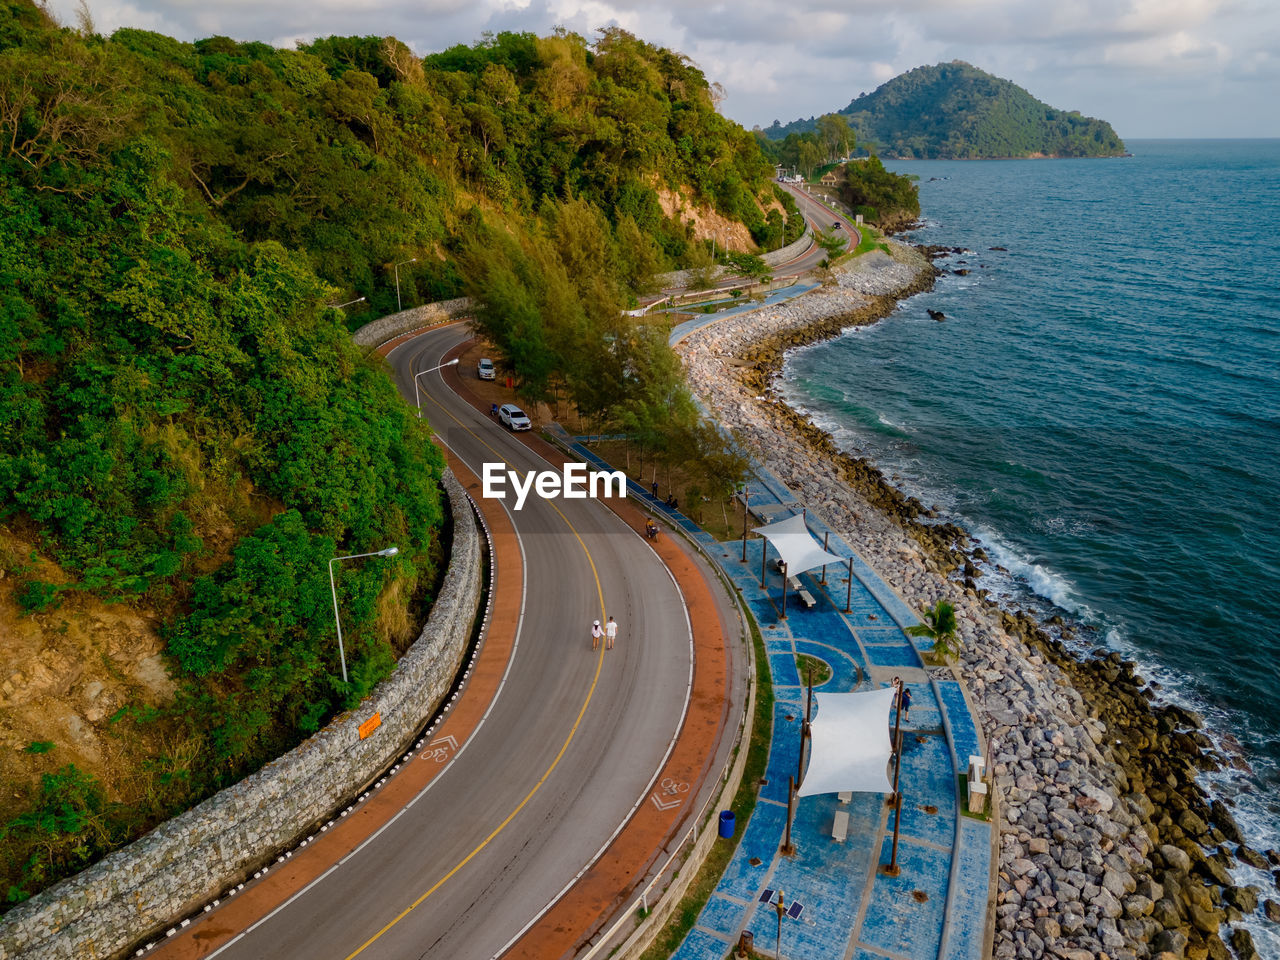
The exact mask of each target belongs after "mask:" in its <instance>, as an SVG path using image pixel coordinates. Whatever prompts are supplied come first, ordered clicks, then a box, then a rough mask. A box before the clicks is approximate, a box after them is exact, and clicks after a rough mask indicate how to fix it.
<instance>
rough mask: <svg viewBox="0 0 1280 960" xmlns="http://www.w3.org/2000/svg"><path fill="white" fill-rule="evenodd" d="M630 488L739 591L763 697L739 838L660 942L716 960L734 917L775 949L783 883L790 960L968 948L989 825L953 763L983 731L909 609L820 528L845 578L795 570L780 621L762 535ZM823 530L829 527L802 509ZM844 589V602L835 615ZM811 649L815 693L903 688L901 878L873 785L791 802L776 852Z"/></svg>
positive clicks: (771, 508) (981, 899)
mask: <svg viewBox="0 0 1280 960" xmlns="http://www.w3.org/2000/svg"><path fill="white" fill-rule="evenodd" d="M574 449H575V452H576V453H577V454H578V455H579V456H581V457H582V458H583V459H584V460H587V461H589V462H593V463H595V464H596V465H597V466H601V467H603V462H602V461H600V459H599V458H598V457H597V456H596V455H595V454H594V453H593V452H592V451H591V450H590V449H589V448H587V447H584V446H583V445H581V444H577V443H575V444H574ZM628 495H629V496H634V497H638V498H640V499H642V500H644V501H646V502H647V504H648V505H649V506H650V507H651V508H653V509H655V510H656V511H658V512H660V513H662V514H664V515H665V516H666V517H667V519H668V520H669V521H670V522H672V523H673V524H676V525H678V526H680V527H681V528H682V529H684V530H685V531H686V532H687V533H688V534H689V535H690V536H691V537H693V538H695V539H697V540H698V541H699V542H701V543H702V545H703V547H704V548H705V549H706V552H707V553H708V555H709V556H711V557H712V558H713V559H714V560H715V561H716V562H717V563H718V564H719V565H720V566H721V568H722V569H723V570H724V572H725V574H726V575H727V576H728V577H729V579H730V580H731V581H732V582H733V583H734V585H735V586H736V587H737V588H738V589H739V590H740V591H741V592H742V597H743V600H744V602H745V603H746V604H747V606H749V607H750V608H751V611H752V613H753V614H754V615H755V618H756V621H757V622H758V623H759V624H760V627H761V632H762V634H763V637H764V643H765V649H766V651H767V655H768V658H769V666H770V669H771V671H772V674H773V688H774V695H775V698H776V699H775V704H774V727H773V741H772V744H771V746H770V751H769V762H768V768H767V771H766V774H765V780H766V781H767V782H766V783H764V784H762V785H761V787H760V799H759V802H758V803H757V805H756V809H755V812H754V814H753V815H752V816H751V818H750V820H749V821H748V822H747V823H746V824H738V831H739V837H740V841H739V845H738V848H737V851H736V852H735V854H734V856H733V858H732V860H731V861H730V863H729V866H728V868H727V869H726V871H725V874H724V876H723V878H722V879H721V881H720V883H719V885H718V886H717V887H716V889H715V892H714V893H713V894H712V896H711V898H710V900H709V902H708V903H707V905H706V907H705V909H704V910H703V911H702V913H701V915H700V916H699V918H698V921H697V924H696V925H695V927H694V929H693V930H692V931H691V932H690V934H689V935H688V936H687V937H686V938H685V940H684V942H683V943H682V944H681V946H680V947H679V949H678V950H677V951H676V953H675V954H673V957H674V958H676V960H724V958H725V957H726V956H727V955H728V954H729V952H730V950H731V948H732V947H733V945H734V944H736V943H737V942H738V937H739V935H740V934H741V933H742V932H743V931H744V930H749V931H751V932H752V934H753V935H754V938H755V949H756V952H757V954H760V955H768V956H773V955H774V950H775V943H776V941H777V937H778V919H777V911H776V910H775V908H774V907H773V906H772V905H771V904H766V903H763V902H762V898H764V897H765V896H767V891H776V890H777V889H779V888H781V889H782V890H783V891H785V895H786V902H787V903H788V904H791V903H793V902H796V901H798V902H799V903H801V904H802V905H803V910H802V911H801V912H800V914H799V916H798V917H795V918H793V917H791V916H787V917H784V918H783V920H782V935H781V956H782V957H785V958H791V960H802V958H803V960H840V958H845V960H885V958H890V960H926V958H927V960H979V958H980V957H981V956H982V948H983V936H984V930H985V924H986V905H987V898H988V885H989V875H990V865H991V826H990V825H989V824H987V823H985V822H983V821H980V820H974V819H971V818H969V817H965V816H962V815H961V813H960V807H961V804H962V798H961V797H960V796H959V783H958V779H957V776H958V774H959V773H960V772H963V770H964V768H965V765H966V763H967V761H968V757H969V756H970V755H971V754H981V752H982V751H981V749H980V747H981V740H980V738H979V735H978V732H977V729H976V727H975V724H974V720H973V717H972V715H971V713H970V710H969V707H968V704H967V703H966V701H965V698H964V691H963V689H962V687H961V685H960V684H959V683H957V682H955V681H954V680H947V679H942V680H934V679H931V678H930V677H929V675H928V673H927V671H926V670H925V669H924V665H923V663H922V662H921V660H920V656H919V653H918V649H924V648H925V647H927V645H928V642H927V641H913V640H912V638H910V637H908V636H907V635H906V634H905V633H904V632H903V629H902V628H903V627H905V626H910V625H912V624H914V623H917V622H918V620H917V618H916V617H915V615H914V614H913V612H912V611H911V610H910V608H909V607H908V606H907V604H906V603H905V602H903V600H902V599H901V598H900V597H898V596H897V595H896V594H895V593H894V592H893V590H892V589H891V588H890V587H889V586H888V585H887V584H885V583H884V582H883V581H882V580H881V579H880V578H879V577H878V576H877V575H876V573H875V572H874V571H873V570H872V569H871V568H870V567H869V566H867V565H866V564H865V563H864V562H863V561H862V560H861V558H860V557H858V556H857V555H856V554H855V553H854V552H853V550H851V549H850V547H849V545H848V544H846V543H844V541H843V540H841V539H840V538H839V537H837V536H836V535H835V533H834V531H832V532H831V533H830V541H829V549H830V551H831V552H832V553H835V554H838V555H840V556H843V557H850V556H852V557H853V558H854V560H853V572H854V577H853V584H852V589H850V584H849V581H848V575H847V567H846V566H843V565H841V566H831V567H828V568H827V570H826V583H825V584H824V583H822V582H821V575H822V571H821V569H818V570H813V571H810V572H809V573H806V574H803V575H802V576H801V578H800V579H801V582H802V584H803V586H804V587H805V589H807V590H808V591H809V593H810V594H812V595H813V597H814V598H815V600H816V601H817V605H816V606H815V607H814V609H812V610H806V609H805V608H804V607H803V606H802V605H801V604H800V603H799V602H798V601H797V600H796V598H795V596H794V594H792V595H791V596H790V602H789V603H788V605H787V614H788V616H787V619H786V620H780V619H779V617H778V608H777V605H778V604H779V603H780V602H781V594H782V584H781V577H780V576H779V575H778V574H777V573H774V572H773V571H768V572H767V574H766V587H765V588H764V589H761V586H760V568H761V555H760V551H761V549H762V543H763V541H761V540H759V539H755V540H751V541H748V545H747V562H746V563H745V564H744V563H743V562H742V561H741V556H742V545H741V541H735V542H730V543H727V544H722V543H719V542H717V541H715V540H714V539H713V538H711V537H710V535H708V534H706V533H705V532H703V531H702V530H701V529H700V528H699V527H698V526H697V525H696V524H694V523H693V522H692V521H691V520H689V519H688V518H687V517H685V516H683V515H682V514H680V513H679V512H678V511H673V510H671V509H670V508H668V507H666V506H665V505H663V504H661V503H656V502H655V501H654V500H653V498H652V497H650V496H649V495H648V492H647V491H646V490H644V489H643V488H642V487H641V486H640V485H639V484H637V483H635V482H632V483H631V484H630V487H629V492H628ZM750 504H751V510H752V512H753V513H755V514H757V515H758V516H762V517H767V518H768V519H769V520H780V519H783V518H785V517H786V516H788V515H790V514H792V513H798V512H800V505H799V504H798V503H796V501H795V499H794V497H793V496H792V495H791V494H790V492H789V491H787V490H786V488H785V487H783V486H782V485H781V484H780V483H779V482H778V481H777V480H776V479H775V478H773V477H772V476H769V475H768V474H767V473H765V472H763V471H760V472H759V475H758V476H757V478H756V479H754V480H753V481H752V482H751V484H750ZM809 527H810V531H811V532H812V533H813V534H814V535H815V536H816V537H817V539H818V540H819V542H821V541H822V538H823V535H824V533H826V532H827V530H826V528H825V527H824V526H822V525H821V524H820V523H819V522H817V521H816V520H814V519H813V518H810V521H809ZM846 600H847V601H848V605H849V612H847V613H846V612H845V605H846ZM797 653H805V654H808V655H810V656H814V657H817V658H819V659H821V660H823V661H825V662H826V663H827V664H829V665H830V666H831V668H832V674H833V675H832V677H831V679H830V680H828V681H827V682H826V683H825V684H823V685H822V686H821V687H818V688H815V689H817V690H822V691H834V692H843V691H851V690H870V689H874V688H876V687H884V686H888V685H889V683H890V681H891V679H892V678H893V677H894V676H901V677H902V678H903V679H904V680H905V681H906V682H907V684H908V686H910V688H911V692H912V703H911V712H910V723H906V724H904V725H903V727H904V730H905V731H906V732H905V733H904V737H903V750H902V769H901V780H900V783H901V789H902V795H903V806H902V826H901V830H900V835H899V844H898V864H899V867H900V870H901V872H900V875H899V876H898V877H896V878H894V877H889V876H887V875H886V874H885V873H884V872H883V871H882V870H881V869H880V868H881V867H882V866H883V865H886V864H888V862H889V859H890V848H891V845H892V834H893V814H892V812H891V811H890V810H889V808H888V807H886V806H885V800H886V797H885V796H884V795H882V794H868V793H857V794H854V795H853V798H852V800H851V801H850V802H848V803H843V804H842V803H840V802H839V799H838V796H837V795H836V794H824V795H820V796H814V797H806V798H804V799H802V800H800V801H799V802H798V803H797V808H796V818H795V821H794V823H793V826H792V841H793V843H794V845H795V847H796V853H795V854H794V856H790V857H784V856H782V855H781V854H780V853H779V847H780V846H781V845H782V842H783V835H784V830H785V825H786V802H787V778H788V776H794V775H795V774H796V767H797V762H798V754H799V744H800V724H801V719H802V716H803V711H804V699H805V695H804V688H803V686H802V685H801V678H800V677H799V676H798V675H797V671H796V665H795V655H796V654H797ZM840 810H843V811H846V812H847V813H848V814H849V831H848V839H847V840H846V841H845V842H843V843H841V842H838V841H836V840H834V839H832V836H831V830H832V823H833V820H834V818H835V815H836V813H837V811H840Z"/></svg>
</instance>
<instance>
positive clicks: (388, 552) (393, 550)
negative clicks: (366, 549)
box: [329, 547, 400, 683]
mask: <svg viewBox="0 0 1280 960" xmlns="http://www.w3.org/2000/svg"><path fill="white" fill-rule="evenodd" d="M399 552H400V548H399V547H387V548H386V549H385V550H375V551H373V553H353V554H350V555H349V556H345V557H334V558H333V559H332V560H330V561H329V592H330V593H332V594H333V622H334V623H335V624H336V625H337V627H338V657H339V658H340V659H341V660H342V682H343V683H346V682H347V654H346V651H344V650H343V649H342V617H340V616H339V615H338V588H337V587H336V586H335V585H334V582H333V565H334V564H335V563H337V562H338V561H339V560H359V559H360V558H361V557H394V556H395V555H396V554H397V553H399Z"/></svg>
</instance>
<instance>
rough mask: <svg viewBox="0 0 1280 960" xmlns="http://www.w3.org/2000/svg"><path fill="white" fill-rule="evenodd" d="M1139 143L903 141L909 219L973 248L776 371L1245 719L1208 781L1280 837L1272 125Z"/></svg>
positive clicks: (1138, 653) (1192, 702) (1122, 645)
mask: <svg viewBox="0 0 1280 960" xmlns="http://www.w3.org/2000/svg"><path fill="white" fill-rule="evenodd" d="M1128 147H1129V149H1130V150H1131V151H1132V152H1133V156H1132V157H1131V158H1126V159H1114V160H1010V161H912V162H905V161H903V162H891V163H889V164H887V166H889V167H891V168H892V169H894V170H896V171H897V172H900V173H906V174H912V175H915V176H917V177H919V191H920V206H921V211H922V216H923V218H924V220H923V222H924V226H923V227H921V228H920V229H918V230H916V231H914V232H913V233H911V234H910V237H909V238H910V239H911V240H912V241H914V242H917V243H926V244H939V245H946V246H948V247H960V248H963V250H964V252H962V253H958V254H952V255H949V256H948V257H946V258H945V259H944V260H941V261H939V266H941V267H943V268H944V269H946V270H948V271H950V272H948V273H946V274H944V275H943V276H942V277H941V278H940V279H939V281H938V283H937V285H936V287H935V288H934V290H932V291H931V292H929V293H926V294H922V295H920V296H917V297H914V298H912V299H910V300H907V301H905V302H904V303H902V304H901V305H900V306H899V307H898V309H897V310H896V312H895V313H894V314H893V315H892V316H891V317H890V318H889V319H887V320H885V321H882V322H881V323H879V324H877V325H876V326H874V327H870V328H862V329H858V330H855V331H850V332H848V333H847V334H846V335H845V336H843V337H841V338H839V339H837V340H834V341H830V342H827V343H824V344H820V345H816V346H813V347H809V348H806V349H803V350H800V351H796V352H795V353H793V354H792V355H791V356H790V357H789V359H788V361H787V363H786V366H785V370H784V378H785V384H784V392H785V393H786V394H787V396H788V398H789V399H790V400H791V401H792V402H793V404H794V405H796V406H798V407H800V408H802V409H804V410H806V411H807V412H809V413H810V414H811V415H812V416H813V417H814V419H815V421H816V422H818V423H819V424H820V425H822V426H824V427H826V428H827V429H828V430H830V431H832V433H833V434H834V435H835V437H836V438H837V440H838V441H839V442H840V443H841V444H842V445H844V446H845V447H846V448H849V449H853V450H857V451H860V452H862V453H864V454H866V455H868V456H870V457H871V458H872V459H873V460H874V461H875V462H876V463H877V464H879V466H880V467H881V469H882V470H884V471H885V472H886V473H887V474H890V475H896V478H897V482H898V483H899V485H900V486H901V487H902V488H904V489H906V490H907V491H908V492H911V493H914V494H916V495H918V496H920V497H921V499H923V500H924V502H925V503H926V504H930V505H932V504H938V505H940V506H941V507H942V508H943V511H944V512H945V513H947V514H949V515H950V516H951V517H952V518H954V519H957V520H958V521H960V522H961V523H963V524H964V525H965V526H966V527H967V528H968V529H969V530H970V531H971V532H973V533H974V534H976V536H977V537H978V539H979V540H980V541H981V543H982V545H983V546H984V547H985V549H986V550H987V552H988V553H989V554H990V555H991V557H992V560H993V561H995V562H996V563H999V564H1000V565H1001V566H1003V567H1004V568H1005V570H1007V571H1008V574H1007V575H1004V574H1000V573H998V572H995V571H992V573H991V574H989V575H987V576H984V577H983V578H982V584H981V585H982V586H985V587H987V588H989V589H994V590H996V591H997V592H1000V593H1003V594H1005V595H1006V596H1009V597H1010V598H1011V599H1016V600H1018V601H1019V602H1023V603H1026V602H1031V603H1033V604H1036V605H1038V606H1040V607H1041V608H1043V609H1044V610H1046V611H1048V610H1049V609H1051V608H1056V609H1059V610H1065V611H1067V612H1069V613H1070V614H1071V615H1072V616H1073V617H1074V618H1075V619H1076V620H1078V621H1082V622H1083V623H1085V624H1087V625H1089V626H1090V627H1091V628H1092V631H1089V632H1087V634H1086V639H1087V641H1089V642H1090V643H1092V644H1093V645H1097V646H1106V647H1109V648H1111V649H1115V650H1119V651H1121V652H1122V653H1124V654H1125V655H1126V656H1129V657H1131V658H1133V659H1135V660H1136V661H1137V662H1138V663H1139V666H1140V668H1141V672H1142V674H1143V675H1144V676H1146V677H1147V678H1149V679H1154V680H1156V681H1157V682H1159V683H1160V684H1161V687H1162V689H1163V692H1164V694H1165V695H1167V696H1169V697H1171V698H1173V699H1175V700H1177V701H1178V702H1181V703H1183V704H1185V705H1189V706H1191V707H1193V708H1195V709H1198V710H1200V711H1201V712H1202V713H1203V714H1204V715H1205V718H1206V723H1207V725H1208V727H1209V732H1210V733H1211V735H1214V736H1216V737H1217V738H1219V741H1220V742H1223V743H1225V744H1226V745H1227V746H1229V747H1230V746H1231V741H1230V738H1235V739H1236V740H1238V741H1239V742H1240V744H1241V745H1242V747H1243V755H1244V758H1245V759H1246V760H1247V762H1248V765H1249V770H1248V771H1244V770H1234V771H1231V770H1229V771H1226V772H1224V773H1223V774H1220V775H1217V776H1216V777H1213V778H1210V782H1209V784H1208V785H1209V786H1210V787H1211V788H1212V789H1213V790H1214V791H1215V792H1217V793H1219V794H1220V795H1223V796H1226V797H1228V798H1230V799H1232V800H1233V801H1234V802H1235V803H1236V814H1237V817H1238V819H1239V820H1240V821H1241V823H1242V826H1243V827H1244V828H1245V830H1246V833H1247V835H1248V839H1250V840H1251V841H1252V843H1253V844H1254V845H1256V846H1260V847H1267V846H1272V847H1274V846H1280V705H1278V703H1277V701H1278V699H1280V140H1267V141H1232V140H1220V141H1210V140H1198V141H1132V142H1130V143H1129V144H1128ZM994 247H1004V248H1006V249H1005V250H998V249H992V248H994ZM958 271H968V273H967V275H964V274H961V273H959V272H958ZM930 309H932V310H935V311H942V312H943V314H944V315H945V319H943V320H942V321H941V322H939V321H936V320H934V319H931V318H930V316H929V314H928V313H927V311H928V310H930ZM1250 879H1261V880H1263V881H1269V880H1270V878H1269V877H1262V878H1250ZM1266 889H1267V890H1268V893H1265V894H1264V895H1270V896H1273V897H1274V896H1275V891H1274V889H1271V885H1270V883H1269V882H1268V883H1267V885H1266Z"/></svg>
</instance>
